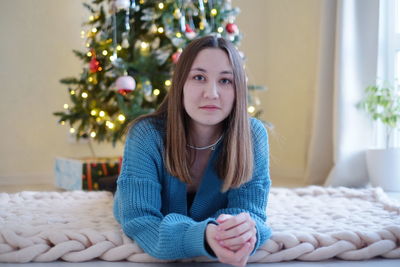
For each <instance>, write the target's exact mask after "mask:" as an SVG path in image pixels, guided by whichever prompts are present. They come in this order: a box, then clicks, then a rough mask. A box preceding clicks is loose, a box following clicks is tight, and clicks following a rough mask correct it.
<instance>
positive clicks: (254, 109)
mask: <svg viewBox="0 0 400 267" xmlns="http://www.w3.org/2000/svg"><path fill="white" fill-rule="evenodd" d="M247 111H248V112H249V113H254V111H256V108H255V107H253V106H249V107H248V108H247Z"/></svg>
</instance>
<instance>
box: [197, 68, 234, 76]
mask: <svg viewBox="0 0 400 267" xmlns="http://www.w3.org/2000/svg"><path fill="white" fill-rule="evenodd" d="M190 71H201V72H205V73H207V71H206V70H205V69H203V68H193V69H191V70H190ZM220 73H221V74H232V75H233V72H232V71H230V70H223V71H221V72H220Z"/></svg>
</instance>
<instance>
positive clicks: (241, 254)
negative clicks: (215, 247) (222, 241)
mask: <svg viewBox="0 0 400 267" xmlns="http://www.w3.org/2000/svg"><path fill="white" fill-rule="evenodd" d="M220 248H221V250H220V254H219V255H218V254H217V256H218V259H219V260H220V262H222V263H227V264H231V265H234V266H244V265H245V264H246V262H247V259H246V258H248V256H249V255H250V252H251V244H250V242H246V243H245V244H244V245H243V246H242V247H241V248H240V249H239V250H238V251H237V252H232V251H230V250H229V249H225V248H222V247H220ZM244 260H245V261H244Z"/></svg>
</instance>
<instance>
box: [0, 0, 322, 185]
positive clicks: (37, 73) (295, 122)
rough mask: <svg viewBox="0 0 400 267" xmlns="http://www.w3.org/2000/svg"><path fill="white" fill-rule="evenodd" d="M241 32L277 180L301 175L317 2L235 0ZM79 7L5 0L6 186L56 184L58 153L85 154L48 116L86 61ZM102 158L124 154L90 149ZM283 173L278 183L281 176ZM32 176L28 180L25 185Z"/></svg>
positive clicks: (0, 161)
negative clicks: (80, 52) (78, 52)
mask: <svg viewBox="0 0 400 267" xmlns="http://www.w3.org/2000/svg"><path fill="white" fill-rule="evenodd" d="M233 4H234V5H237V6H239V7H240V8H241V10H242V12H241V14H240V15H239V17H238V20H237V24H238V25H239V27H240V29H241V31H242V32H243V33H244V40H243V42H242V46H241V50H243V51H244V52H245V54H246V56H247V58H248V60H247V70H248V71H249V77H250V81H251V82H252V83H255V84H262V85H265V86H267V87H268V88H269V90H268V91H267V92H262V93H260V94H259V95H260V98H261V100H262V105H263V109H264V111H265V114H264V116H263V118H264V119H265V120H268V121H270V122H272V123H273V124H274V125H275V130H274V134H272V136H271V152H272V161H273V162H272V174H273V178H274V177H276V179H280V177H283V178H285V177H301V176H302V175H303V172H304V167H305V161H306V153H307V144H308V137H309V134H310V129H309V128H310V118H311V107H312V105H311V103H312V98H313V96H312V92H313V87H314V80H315V67H316V54H317V51H316V44H317V29H318V20H319V1H318V0H298V1H292V0H251V1H249V0H234V1H233ZM86 17H87V14H86V13H85V10H84V9H83V7H82V5H81V1H70V0H62V1H61V0H59V1H51V0H38V1H33V0H14V1H12V0H5V1H1V2H0V36H1V41H0V90H1V96H0V123H1V124H0V125H1V130H2V133H1V138H0V148H1V149H0V186H1V184H2V183H3V184H4V183H8V182H10V181H12V182H13V183H42V182H49V183H51V182H52V179H53V178H52V173H53V163H54V158H55V157H56V156H75V157H77V156H89V155H90V150H89V147H88V145H87V144H71V143H69V142H68V140H67V130H66V128H65V127H62V126H59V125H58V124H57V123H56V118H55V117H54V116H53V115H52V112H54V111H57V110H60V109H61V108H62V105H63V104H64V103H68V95H67V90H66V87H65V86H63V85H61V84H60V83H59V79H60V78H64V77H67V76H76V75H77V74H79V72H80V71H81V67H82V66H81V62H80V61H79V60H78V59H77V58H76V57H75V56H74V55H73V54H72V51H71V50H72V49H81V48H82V47H83V45H84V44H83V40H82V39H80V31H81V22H82V21H83V20H85V19H86ZM94 148H95V151H96V153H97V155H98V156H107V155H120V154H121V153H122V146H121V145H120V146H118V147H117V148H112V147H111V146H109V145H102V146H98V145H95V146H94ZM278 177H279V178H278ZM27 179H28V180H27Z"/></svg>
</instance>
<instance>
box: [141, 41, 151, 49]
mask: <svg viewBox="0 0 400 267" xmlns="http://www.w3.org/2000/svg"><path fill="white" fill-rule="evenodd" d="M140 47H141V48H142V49H147V48H148V47H149V44H148V43H146V42H142V43H141V44H140Z"/></svg>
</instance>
